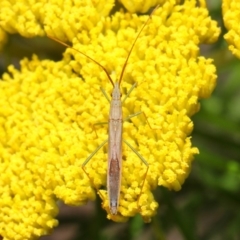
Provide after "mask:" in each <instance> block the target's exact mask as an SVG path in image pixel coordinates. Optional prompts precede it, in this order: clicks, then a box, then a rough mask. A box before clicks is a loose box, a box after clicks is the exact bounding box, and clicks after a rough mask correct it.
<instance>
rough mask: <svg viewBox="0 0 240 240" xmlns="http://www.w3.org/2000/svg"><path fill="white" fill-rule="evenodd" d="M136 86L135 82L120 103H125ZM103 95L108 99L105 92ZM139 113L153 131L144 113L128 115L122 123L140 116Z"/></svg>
mask: <svg viewBox="0 0 240 240" xmlns="http://www.w3.org/2000/svg"><path fill="white" fill-rule="evenodd" d="M137 85H138V83H137V82H135V83H134V84H133V85H132V87H131V88H130V89H129V91H128V92H127V94H126V96H125V98H124V99H123V100H122V103H124V102H125V100H126V99H127V98H128V97H129V95H130V94H131V92H132V91H133V89H134V88H135V87H137ZM101 90H102V92H103V89H101ZM103 94H104V95H105V97H106V98H107V99H108V96H107V94H106V92H105V93H104V92H103ZM141 113H142V114H143V115H144V117H145V119H146V121H147V124H148V126H149V127H150V128H151V129H153V128H152V127H151V125H150V123H149V121H148V119H147V116H146V114H145V113H144V112H137V113H134V114H131V115H129V116H128V117H127V118H125V119H124V120H123V121H124V122H125V121H128V120H129V119H131V118H133V117H135V116H138V115H140V114H141Z"/></svg>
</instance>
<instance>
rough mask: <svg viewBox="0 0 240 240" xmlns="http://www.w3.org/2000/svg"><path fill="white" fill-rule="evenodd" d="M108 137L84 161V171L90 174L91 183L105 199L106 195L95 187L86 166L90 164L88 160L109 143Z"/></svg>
mask: <svg viewBox="0 0 240 240" xmlns="http://www.w3.org/2000/svg"><path fill="white" fill-rule="evenodd" d="M107 141H108V139H107V140H105V141H104V142H103V143H101V144H100V145H99V146H98V147H97V148H96V149H95V150H94V151H93V152H92V153H91V154H90V156H89V157H88V158H87V159H86V160H85V161H84V162H83V164H82V170H83V171H84V173H85V174H86V175H87V176H88V178H89V180H90V182H91V185H92V186H94V188H95V189H96V190H97V192H98V193H99V194H100V195H101V198H102V199H104V197H103V196H102V194H101V193H100V192H99V190H98V188H97V187H95V184H94V182H93V180H92V178H91V177H90V176H89V174H88V173H87V171H86V169H85V166H86V165H87V164H88V162H89V161H90V160H91V159H92V157H93V156H94V155H95V154H96V153H97V152H98V151H99V150H100V149H101V148H102V147H103V146H104V145H105V144H106V143H107Z"/></svg>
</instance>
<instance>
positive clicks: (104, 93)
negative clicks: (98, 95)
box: [93, 87, 110, 137]
mask: <svg viewBox="0 0 240 240" xmlns="http://www.w3.org/2000/svg"><path fill="white" fill-rule="evenodd" d="M100 90H101V91H102V93H103V95H104V96H105V98H106V99H107V100H108V102H109V103H110V99H109V97H108V95H107V93H106V91H105V90H104V89H103V88H102V87H100ZM102 124H108V122H98V123H94V124H93V129H94V131H95V134H96V137H98V134H97V131H96V128H95V126H96V125H102Z"/></svg>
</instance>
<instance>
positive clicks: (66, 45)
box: [47, 35, 114, 86]
mask: <svg viewBox="0 0 240 240" xmlns="http://www.w3.org/2000/svg"><path fill="white" fill-rule="evenodd" d="M47 37H49V38H50V39H52V40H54V41H56V42H58V43H60V44H62V45H63V46H65V47H68V48H72V49H74V50H75V51H77V52H79V53H80V54H82V55H83V56H85V57H86V58H88V59H90V60H91V61H93V62H95V63H96V64H97V65H98V66H99V67H100V68H101V69H102V70H103V71H104V72H105V73H106V75H107V77H108V79H109V81H110V82H111V84H112V85H113V86H114V83H113V81H112V79H111V77H110V75H109V74H108V72H107V69H106V68H105V67H104V66H103V65H101V64H100V63H98V62H97V61H96V60H94V59H93V58H91V57H89V56H88V55H86V54H85V53H83V52H81V51H79V50H77V49H76V48H73V47H71V46H70V45H68V44H67V43H65V42H62V41H61V40H59V39H57V38H55V37H52V36H49V35H47Z"/></svg>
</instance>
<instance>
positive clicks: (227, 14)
mask: <svg viewBox="0 0 240 240" xmlns="http://www.w3.org/2000/svg"><path fill="white" fill-rule="evenodd" d="M222 10H223V20H224V25H225V27H226V28H227V30H228V32H227V33H226V34H225V35H224V38H225V39H226V40H227V42H228V44H229V50H230V51H231V52H232V53H233V54H234V55H235V56H236V57H238V58H240V27H239V21H240V17H239V16H240V4H239V1H238V0H223V9H222Z"/></svg>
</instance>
